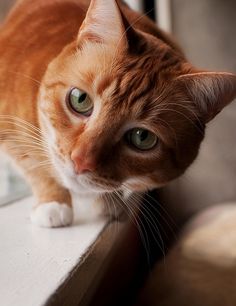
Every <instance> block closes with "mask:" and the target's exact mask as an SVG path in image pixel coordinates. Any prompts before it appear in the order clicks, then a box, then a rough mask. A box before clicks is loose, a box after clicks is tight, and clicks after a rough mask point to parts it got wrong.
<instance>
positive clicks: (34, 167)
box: [8, 151, 73, 227]
mask: <svg viewBox="0 0 236 306" xmlns="http://www.w3.org/2000/svg"><path fill="white" fill-rule="evenodd" d="M8 153H10V155H13V154H12V152H9V151H8ZM18 153H21V154H23V153H22V152H18ZM21 154H19V155H20V156H24V157H21V158H17V159H16V158H14V159H15V161H16V163H17V165H18V166H20V168H21V169H22V170H23V173H24V175H25V177H26V179H27V181H28V182H29V184H30V186H31V188H32V191H33V194H34V196H35V201H36V204H35V205H34V207H33V209H32V212H31V222H32V223H33V224H36V225H38V226H41V227H63V226H68V225H71V224H72V222H73V210H72V200H71V195H70V192H69V191H68V190H67V189H66V188H64V187H63V186H61V185H60V184H59V183H58V182H57V180H56V179H55V178H54V177H53V176H52V174H51V171H50V167H49V168H48V169H47V168H45V167H40V166H39V167H38V165H40V162H42V161H41V160H40V158H39V157H33V156H31V157H30V156H28V155H21Z"/></svg>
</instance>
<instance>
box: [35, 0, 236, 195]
mask: <svg viewBox="0 0 236 306" xmlns="http://www.w3.org/2000/svg"><path fill="white" fill-rule="evenodd" d="M235 96H236V76H235V75H232V74H227V73H210V72H200V71H197V70H195V69H194V68H193V67H192V66H191V65H190V64H189V63H188V62H187V61H186V60H185V58H184V56H183V55H181V54H180V53H179V52H178V51H175V50H173V49H172V48H170V47H169V46H168V45H166V44H165V43H163V42H162V41H160V40H158V39H157V38H155V37H153V36H151V35H148V34H144V33H142V32H140V31H137V30H134V29H133V27H131V26H130V25H129V24H128V22H127V20H126V18H125V17H124V16H123V14H122V13H121V11H120V9H119V7H118V5H117V3H116V1H114V0H109V1H107V0H100V1H98V0H97V1H96V0H94V1H91V5H90V8H89V10H88V12H87V16H86V18H85V20H84V23H83V25H82V27H81V29H80V30H79V33H78V37H77V40H76V41H75V42H74V43H72V44H70V45H69V46H67V47H66V48H65V49H64V50H63V51H62V53H61V54H60V55H59V56H58V58H56V59H55V60H54V61H53V62H52V63H51V64H50V65H49V67H48V71H47V73H46V76H45V78H44V80H43V85H42V86H41V90H40V97H39V98H40V103H39V115H40V121H41V127H42V131H43V134H44V137H45V139H46V140H47V143H48V147H49V152H50V154H49V155H50V158H51V160H52V161H53V164H54V168H55V169H54V170H55V172H56V173H57V176H58V177H60V178H61V180H62V182H63V184H64V185H65V186H66V187H67V188H69V189H71V190H73V191H75V192H105V191H112V190H119V189H124V190H125V189H129V190H145V189H148V188H154V187H157V186H162V185H164V184H166V183H167V182H169V181H170V180H172V179H174V178H176V177H177V176H179V175H181V174H182V173H183V172H184V171H185V170H186V168H187V167H188V166H189V165H190V164H191V163H192V162H193V160H194V159H195V158H196V156H197V153H198V150H199V146H200V143H201V141H202V139H203V137H204V130H205V124H206V123H207V122H208V121H210V120H211V119H213V118H214V117H215V115H216V114H217V113H218V112H219V111H221V109H222V108H223V107H224V106H225V105H227V104H228V103H229V102H230V101H232V99H233V98H234V97H235Z"/></svg>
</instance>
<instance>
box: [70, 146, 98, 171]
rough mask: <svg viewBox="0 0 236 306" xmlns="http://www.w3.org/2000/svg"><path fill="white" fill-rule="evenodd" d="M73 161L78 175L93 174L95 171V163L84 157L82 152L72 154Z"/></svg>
mask: <svg viewBox="0 0 236 306" xmlns="http://www.w3.org/2000/svg"><path fill="white" fill-rule="evenodd" d="M71 160H72V161H73V163H74V167H75V172H76V173H77V174H83V173H86V172H93V171H94V170H95V167H96V166H95V162H94V161H92V160H90V159H88V158H86V156H83V154H82V152H76V151H75V152H72V154H71Z"/></svg>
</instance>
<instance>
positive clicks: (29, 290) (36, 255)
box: [0, 198, 107, 306]
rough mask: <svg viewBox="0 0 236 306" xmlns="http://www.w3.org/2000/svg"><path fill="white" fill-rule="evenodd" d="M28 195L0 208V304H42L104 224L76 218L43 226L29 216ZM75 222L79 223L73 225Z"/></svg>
mask: <svg viewBox="0 0 236 306" xmlns="http://www.w3.org/2000/svg"><path fill="white" fill-rule="evenodd" d="M32 201H33V199H32V198H27V199H23V200H21V201H18V202H15V203H14V204H13V205H7V206H4V207H1V208H0V235H1V236H0V237H1V244H0V256H1V258H0V260H1V263H0V283H1V286H0V296H1V305H4V306H8V305H9V306H12V305H18V306H21V305H22V306H28V305H29V306H32V305H34V306H37V305H45V303H46V301H47V300H48V299H49V298H50V296H51V295H52V294H53V293H54V292H55V291H56V290H57V289H58V288H59V287H60V286H61V285H62V284H63V282H64V281H65V280H66V279H67V277H68V275H69V273H70V272H71V271H72V270H73V269H74V268H75V267H76V266H77V265H78V264H80V262H81V258H82V256H83V255H84V254H85V253H86V251H87V249H88V248H89V247H90V246H91V245H92V244H93V243H94V241H95V240H96V238H97V237H98V235H99V234H100V232H101V231H102V230H103V229H104V227H105V226H106V223H107V221H106V220H101V219H100V220H97V221H93V222H86V223H85V222H84V223H80V224H79V220H78V222H77V220H76V222H75V225H74V226H72V227H70V228H61V229H44V228H37V227H35V226H33V225H31V223H30V220H29V217H28V216H29V212H30V207H31V206H32ZM77 224H79V225H77Z"/></svg>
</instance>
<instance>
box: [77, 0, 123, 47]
mask: <svg viewBox="0 0 236 306" xmlns="http://www.w3.org/2000/svg"><path fill="white" fill-rule="evenodd" d="M124 33H125V25H124V22H123V18H122V14H121V11H120V9H119V6H118V4H117V3H116V1H115V0H91V3H90V6H89V9H88V11H87V14H86V17H85V20H84V22H83V24H82V26H81V28H80V30H79V35H78V43H81V42H83V41H90V42H96V43H102V44H107V45H111V44H112V45H114V46H117V45H119V44H127V41H126V37H125V35H124Z"/></svg>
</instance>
